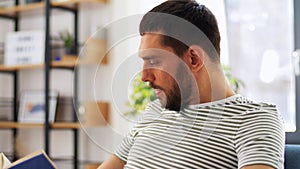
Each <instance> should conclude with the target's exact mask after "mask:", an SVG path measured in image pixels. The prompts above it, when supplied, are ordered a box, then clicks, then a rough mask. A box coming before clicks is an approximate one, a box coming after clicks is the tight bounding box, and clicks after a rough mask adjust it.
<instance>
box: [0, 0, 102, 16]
mask: <svg viewBox="0 0 300 169" xmlns="http://www.w3.org/2000/svg"><path fill="white" fill-rule="evenodd" d="M106 2H107V0H61V1H56V2H51V6H53V7H63V8H69V9H77V8H78V4H81V3H106ZM44 7H45V2H36V3H29V4H26V5H19V6H14V7H8V8H0V15H2V16H10V17H16V16H17V15H18V14H19V13H21V12H27V11H34V10H40V9H43V8H44Z"/></svg>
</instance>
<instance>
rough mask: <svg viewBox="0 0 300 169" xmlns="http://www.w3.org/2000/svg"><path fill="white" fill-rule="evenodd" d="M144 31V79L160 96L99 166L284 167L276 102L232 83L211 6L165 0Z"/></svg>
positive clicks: (148, 18) (144, 22) (151, 14)
mask: <svg viewBox="0 0 300 169" xmlns="http://www.w3.org/2000/svg"><path fill="white" fill-rule="evenodd" d="M140 34H141V37H142V39H141V44H140V57H141V58H142V59H143V60H144V66H143V72H142V80H143V81H145V82H149V84H150V86H151V87H152V88H154V89H155V91H156V95H157V98H158V100H159V101H154V102H153V103H150V104H149V106H148V108H147V110H146V112H145V114H144V117H143V119H141V121H139V122H138V123H137V124H136V125H135V127H134V128H133V129H132V130H131V131H130V133H129V134H128V135H127V136H126V137H125V138H124V140H123V142H122V143H121V145H120V147H119V148H118V149H117V150H116V152H115V154H114V155H112V156H111V157H110V158H109V159H108V160H107V161H105V162H104V163H103V164H102V165H101V166H100V167H99V169H103V168H105V169H116V168H172V169H173V168H222V169H225V168H226V169H227V168H241V169H273V168H274V169H275V168H283V152H284V131H283V126H282V119H281V117H280V115H279V113H278V112H277V109H276V107H275V106H274V105H271V104H267V103H257V102H255V101H252V100H250V99H248V98H245V97H243V96H241V95H238V94H235V93H234V92H233V91H232V89H231V88H230V86H229V85H228V84H227V82H226V79H225V77H224V74H223V72H222V68H221V65H220V57H219V54H220V34H219V30H218V26H217V21H216V19H215V17H214V15H213V14H212V13H211V12H210V11H209V9H207V8H206V7H205V6H204V5H199V4H198V3H197V2H195V1H193V0H184V1H167V2H164V3H162V4H160V5H159V6H157V7H155V8H153V9H152V10H151V11H150V12H148V13H147V14H146V15H145V16H144V17H143V19H142V21H141V23H140Z"/></svg>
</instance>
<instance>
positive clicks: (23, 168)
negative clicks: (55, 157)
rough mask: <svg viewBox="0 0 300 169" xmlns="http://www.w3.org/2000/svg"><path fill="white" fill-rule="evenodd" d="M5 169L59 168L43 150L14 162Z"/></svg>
mask: <svg viewBox="0 0 300 169" xmlns="http://www.w3.org/2000/svg"><path fill="white" fill-rule="evenodd" d="M5 169H57V167H56V166H55V165H54V163H53V162H52V161H51V160H50V158H49V157H48V156H47V154H46V153H45V152H44V151H43V150H38V151H36V152H34V153H31V154H29V155H27V156H25V157H23V158H21V159H19V160H17V161H15V162H13V163H12V164H10V165H9V166H7V167H6V168H5Z"/></svg>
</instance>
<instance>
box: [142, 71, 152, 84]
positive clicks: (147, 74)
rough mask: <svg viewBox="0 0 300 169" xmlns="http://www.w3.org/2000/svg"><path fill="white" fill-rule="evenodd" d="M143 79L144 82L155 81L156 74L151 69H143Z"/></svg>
mask: <svg viewBox="0 0 300 169" xmlns="http://www.w3.org/2000/svg"><path fill="white" fill-rule="evenodd" d="M142 81H143V82H153V81H154V75H153V73H152V70H151V69H149V68H148V69H143V71H142Z"/></svg>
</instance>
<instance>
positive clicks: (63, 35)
mask: <svg viewBox="0 0 300 169" xmlns="http://www.w3.org/2000/svg"><path fill="white" fill-rule="evenodd" d="M59 38H60V39H61V40H62V41H63V43H64V49H65V54H76V53H75V48H74V47H75V45H74V38H73V36H72V34H71V33H70V32H69V31H68V30H65V31H62V32H59Z"/></svg>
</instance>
